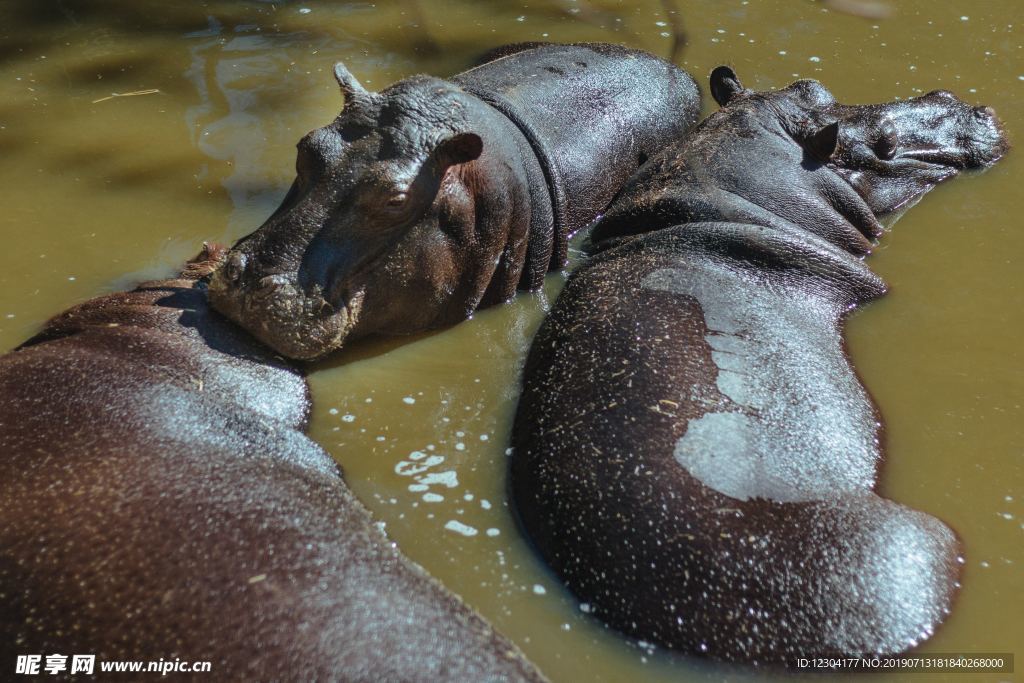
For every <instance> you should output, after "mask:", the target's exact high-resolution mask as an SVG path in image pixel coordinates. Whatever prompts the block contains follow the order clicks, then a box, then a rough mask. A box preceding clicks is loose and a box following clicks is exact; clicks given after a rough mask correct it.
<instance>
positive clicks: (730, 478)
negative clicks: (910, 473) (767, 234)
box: [641, 259, 879, 502]
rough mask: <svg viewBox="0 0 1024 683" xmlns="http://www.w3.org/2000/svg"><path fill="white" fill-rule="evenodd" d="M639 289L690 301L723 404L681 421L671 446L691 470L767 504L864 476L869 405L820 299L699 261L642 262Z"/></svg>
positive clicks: (865, 484)
mask: <svg viewBox="0 0 1024 683" xmlns="http://www.w3.org/2000/svg"><path fill="white" fill-rule="evenodd" d="M694 260H697V259H694ZM641 286H643V287H644V288H646V289H652V290H658V291H665V292H671V293H673V294H682V295H685V296H688V297H692V298H693V299H694V300H696V302H697V303H698V305H699V306H700V308H701V312H702V314H703V317H704V321H705V324H706V326H707V330H708V331H707V334H706V336H705V340H706V342H707V344H708V346H709V347H710V348H711V359H712V361H713V362H714V364H715V366H716V367H717V369H718V373H717V376H716V377H715V385H716V387H717V389H718V391H719V392H720V393H721V394H722V395H724V396H725V397H727V398H728V399H729V400H730V401H731V402H732V404H733V406H732V410H728V411H722V410H721V408H719V411H718V412H706V413H704V414H703V415H701V416H700V417H698V418H695V419H693V420H690V422H689V423H688V424H687V428H686V433H685V434H683V436H682V437H681V438H680V439H679V440H678V441H677V443H676V445H675V449H674V452H673V455H674V457H675V459H676V461H677V462H678V463H679V464H680V465H682V466H683V467H684V468H686V470H687V471H688V472H689V473H690V474H691V475H692V476H693V477H695V478H697V479H698V480H699V481H701V483H703V484H704V485H706V486H708V487H710V488H712V489H714V490H716V491H718V492H719V493H722V494H724V495H727V496H730V497H732V498H736V499H740V500H749V499H751V498H766V499H770V500H775V501H779V502H794V501H806V500H820V499H822V498H830V497H832V496H835V495H837V494H839V493H841V492H844V491H851V490H864V488H870V487H871V486H872V485H873V483H874V476H875V465H876V462H877V459H878V455H879V454H878V448H877V443H876V440H875V422H874V413H873V410H872V407H871V403H870V401H869V399H868V397H867V395H866V393H865V392H864V390H863V388H862V387H861V386H860V383H859V382H858V381H857V378H856V376H855V375H854V373H853V371H852V370H851V369H850V366H849V363H848V362H847V361H846V358H845V356H844V355H843V353H842V348H841V344H840V339H839V336H838V334H837V333H836V331H835V322H834V321H835V318H836V316H837V315H838V313H837V312H835V311H832V310H830V309H829V308H828V306H829V304H827V303H826V302H824V300H821V299H819V298H818V297H815V296H814V295H813V292H798V291H794V290H792V289H789V288H787V287H785V286H781V285H780V286H779V287H777V288H775V287H769V286H765V284H764V283H762V282H752V281H749V280H744V279H743V278H742V277H741V276H740V275H738V274H737V273H735V272H732V271H731V270H729V269H728V268H726V267H724V266H721V265H718V264H715V263H710V262H708V263H694V264H693V265H690V264H689V263H688V266H687V268H685V269H683V268H662V269H659V270H656V271H653V272H651V273H649V274H648V275H647V276H646V277H645V278H644V279H643V281H642V283H641Z"/></svg>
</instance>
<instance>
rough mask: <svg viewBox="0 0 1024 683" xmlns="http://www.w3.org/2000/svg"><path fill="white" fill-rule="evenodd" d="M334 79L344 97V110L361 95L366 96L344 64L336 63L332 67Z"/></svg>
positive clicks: (360, 84) (361, 85) (363, 89)
mask: <svg viewBox="0 0 1024 683" xmlns="http://www.w3.org/2000/svg"><path fill="white" fill-rule="evenodd" d="M334 79H335V80H336V81H338V85H339V86H341V94H342V95H343V96H344V97H345V108H346V109H347V108H348V107H349V105H351V104H352V103H353V102H354V101H355V100H357V99H358V98H359V97H360V96H361V95H366V94H367V90H366V88H364V87H363V84H362V83H360V82H359V79H357V78H356V77H355V76H353V75H352V72H351V71H349V70H348V69H346V68H345V64H344V63H342V62H338V63H337V64H335V65H334Z"/></svg>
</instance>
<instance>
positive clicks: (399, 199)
mask: <svg viewBox="0 0 1024 683" xmlns="http://www.w3.org/2000/svg"><path fill="white" fill-rule="evenodd" d="M408 199H409V195H408V193H406V192H396V193H394V194H393V195H391V196H390V197H389V198H388V206H390V207H391V208H393V209H397V208H399V207H402V206H405V202H406V201H408Z"/></svg>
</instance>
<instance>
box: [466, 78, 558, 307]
mask: <svg viewBox="0 0 1024 683" xmlns="http://www.w3.org/2000/svg"><path fill="white" fill-rule="evenodd" d="M459 87H461V88H462V89H463V90H465V91H466V92H468V93H470V94H471V95H473V96H475V97H477V98H479V99H480V100H481V101H483V102H484V103H485V104H488V105H490V106H491V107H492V108H493V109H494V110H496V111H497V112H498V113H500V114H501V115H502V116H503V117H504V118H506V119H508V120H509V121H510V122H511V123H512V125H513V126H515V127H516V129H517V130H518V131H519V133H520V134H521V135H522V136H523V138H525V140H526V142H527V143H528V145H529V151H530V152H531V154H529V155H527V154H526V152H527V150H525V149H524V150H523V152H524V158H527V164H528V169H529V167H530V166H532V164H530V163H529V161H531V159H529V157H532V158H533V159H535V160H536V162H537V164H538V166H539V168H540V171H541V173H543V178H544V183H545V185H546V186H547V191H548V196H547V200H548V201H547V203H548V205H549V206H550V207H551V225H550V227H549V228H548V231H547V232H548V233H549V235H550V236H549V235H545V234H537V233H542V232H543V231H542V228H541V226H539V225H536V221H531V225H530V243H531V245H532V244H542V243H545V242H550V244H551V249H550V255H549V258H548V263H547V264H546V265H545V267H544V271H545V272H546V271H548V270H552V269H555V268H560V267H562V264H563V263H565V260H566V258H567V256H568V252H569V232H570V228H569V226H568V223H567V217H566V206H567V198H566V193H565V182H564V180H563V178H562V177H561V174H560V173H559V172H558V166H557V165H556V164H555V163H554V160H553V159H552V157H551V155H550V154H549V153H548V150H547V149H546V148H545V146H544V144H542V143H541V139H542V138H541V136H540V135H539V134H538V133H537V131H536V130H534V128H533V126H532V125H531V124H530V123H529V122H528V121H526V120H525V119H524V118H523V117H522V116H519V115H518V114H517V113H516V107H515V106H514V105H513V104H512V103H511V102H509V101H508V100H507V99H506V98H505V97H503V96H502V95H500V94H498V93H494V92H489V91H487V90H485V89H483V88H477V87H474V85H473V84H472V83H469V82H465V81H460V82H459ZM531 180H532V179H531ZM531 185H532V183H531ZM534 206H535V207H536V206H537V203H536V201H535V202H534ZM530 251H531V255H532V256H533V257H534V258H536V256H537V255H536V254H532V252H533V250H532V249H531V250H530ZM531 265H534V264H530V263H527V267H526V268H524V274H525V273H527V272H530V271H531V270H532V269H531V268H530V266H531ZM538 265H539V264H538ZM524 279H525V277H524ZM524 286H525V287H527V288H531V287H530V286H528V283H525V282H524Z"/></svg>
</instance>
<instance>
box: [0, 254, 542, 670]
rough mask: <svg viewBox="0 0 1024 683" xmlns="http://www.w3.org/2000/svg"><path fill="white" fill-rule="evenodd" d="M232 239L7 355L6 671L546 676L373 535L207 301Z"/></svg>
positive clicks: (300, 395) (279, 374) (3, 503)
mask: <svg viewBox="0 0 1024 683" xmlns="http://www.w3.org/2000/svg"><path fill="white" fill-rule="evenodd" d="M225 251H226V250H224V249H220V250H217V249H208V250H207V251H206V252H205V253H204V255H203V257H202V258H201V259H199V260H198V261H197V262H195V263H193V264H192V266H191V267H190V268H189V269H188V271H187V273H186V275H185V276H183V277H181V278H177V279H170V280H162V281H154V282H149V283H144V284H142V285H140V286H139V287H138V288H137V289H135V290H133V291H129V292H120V293H116V294H110V295H107V296H102V297H100V298H98V299H93V300H91V301H88V302H86V303H84V304H81V305H79V306H76V307H74V308H72V309H70V310H69V311H67V312H65V313H63V314H62V315H59V316H58V317H57V318H55V319H53V320H52V321H51V322H50V323H49V324H47V325H46V327H45V329H44V330H43V331H42V332H41V333H40V334H38V335H37V336H36V337H34V338H33V339H31V340H30V341H29V342H27V343H26V344H25V345H24V346H23V347H21V348H20V349H19V350H16V351H14V352H12V353H10V354H8V355H6V356H3V357H2V358H0V405H2V406H3V411H2V413H0V454H2V455H0V482H2V484H0V547H2V548H3V552H2V553H0V603H2V609H0V660H2V661H3V662H4V667H5V669H6V667H8V666H10V667H12V668H11V669H7V670H8V672H9V673H10V672H11V671H13V667H14V663H15V657H16V656H17V655H30V654H36V655H50V654H53V653H62V654H64V655H68V654H70V653H83V654H84V653H89V654H93V655H95V656H96V659H97V660H99V661H100V662H103V661H109V660H150V661H154V662H155V661H157V660H161V661H163V662H166V663H167V664H172V663H173V664H177V663H178V660H184V662H185V664H187V665H189V666H191V663H193V662H209V663H210V664H211V669H209V670H208V671H212V673H213V675H214V676H215V677H216V678H217V679H219V680H227V679H232V680H245V679H249V680H252V679H255V680H277V681H280V680H352V681H357V680H364V681H365V680H402V681H406V680H409V681H412V680H422V681H426V680H430V681H434V680H449V681H467V680H490V681H499V680H500V681H540V680H543V677H542V676H541V674H540V673H539V672H538V671H537V669H536V668H534V667H533V665H531V664H530V663H529V662H527V661H526V660H525V658H524V657H523V655H522V653H521V652H520V651H519V650H518V649H517V648H516V647H515V646H514V645H513V644H512V643H511V642H509V641H508V640H506V639H505V638H504V637H502V636H500V635H499V634H498V633H496V632H495V631H494V630H493V629H492V628H491V627H490V626H489V625H488V624H487V623H486V622H485V621H484V620H483V619H482V618H481V617H479V616H478V615H477V614H476V613H475V612H473V611H472V610H470V609H469V608H468V607H467V606H466V605H464V604H463V603H462V602H461V601H460V600H459V599H458V598H457V597H456V596H455V595H453V594H452V593H450V592H448V591H447V590H446V589H444V588H443V587H442V586H441V585H440V584H439V583H437V582H436V581H435V580H433V579H432V578H431V577H429V576H428V575H427V574H426V572H424V571H423V569H421V568H420V567H418V566H417V565H414V564H413V563H411V562H410V561H409V560H407V559H405V557H404V556H403V555H402V554H401V553H400V552H399V551H398V550H397V548H396V547H395V545H394V544H393V543H391V542H389V541H388V540H387V538H386V537H385V536H384V534H383V532H382V531H381V529H380V528H379V527H378V526H377V525H376V524H375V523H374V522H373V521H372V519H371V517H370V515H369V513H368V512H367V511H366V509H365V508H363V507H362V505H361V504H360V503H359V502H358V501H357V500H356V499H355V497H354V496H353V495H352V493H351V492H350V491H349V489H348V488H347V487H346V485H345V483H344V481H343V480H342V477H341V474H340V472H339V470H338V467H337V465H336V464H335V463H334V461H333V460H332V459H331V458H330V456H328V454H327V453H326V452H325V451H324V450H323V449H321V448H320V447H319V446H317V445H316V444H315V443H314V442H312V441H311V440H310V439H309V438H308V437H307V436H305V434H304V433H303V431H304V429H305V426H306V423H307V420H308V418H309V410H310V402H309V395H308V390H307V386H306V383H305V380H304V379H303V377H302V376H301V374H300V373H299V372H297V371H296V370H295V368H293V367H292V366H291V365H290V364H288V363H286V362H284V361H283V360H282V359H281V358H280V357H278V356H277V355H276V354H274V353H272V352H271V351H270V350H269V349H267V348H266V347H264V346H263V345H262V344H260V343H259V342H257V341H256V340H254V339H253V338H252V337H250V336H249V335H248V334H246V333H245V332H243V331H242V330H240V329H239V328H237V327H236V326H235V325H233V324H232V323H230V322H228V321H227V320H225V319H224V318H222V317H221V316H219V315H218V314H216V313H214V312H213V311H211V310H210V308H209V306H208V305H207V301H206V293H205V283H204V280H205V278H206V276H207V275H208V274H209V271H211V270H212V269H213V267H214V266H215V265H218V264H219V263H220V262H221V261H222V260H223V255H224V252H225ZM94 666H95V672H96V673H98V672H99V671H100V668H99V664H95V663H94ZM168 670H170V669H167V668H165V669H164V670H163V671H164V673H166V672H167V671H168ZM189 670H190V669H187V668H186V669H181V668H176V669H173V671H175V672H182V671H184V672H188V671H189ZM175 677H176V678H188V677H189V676H188V675H187V674H181V673H178V674H176V676H175Z"/></svg>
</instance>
